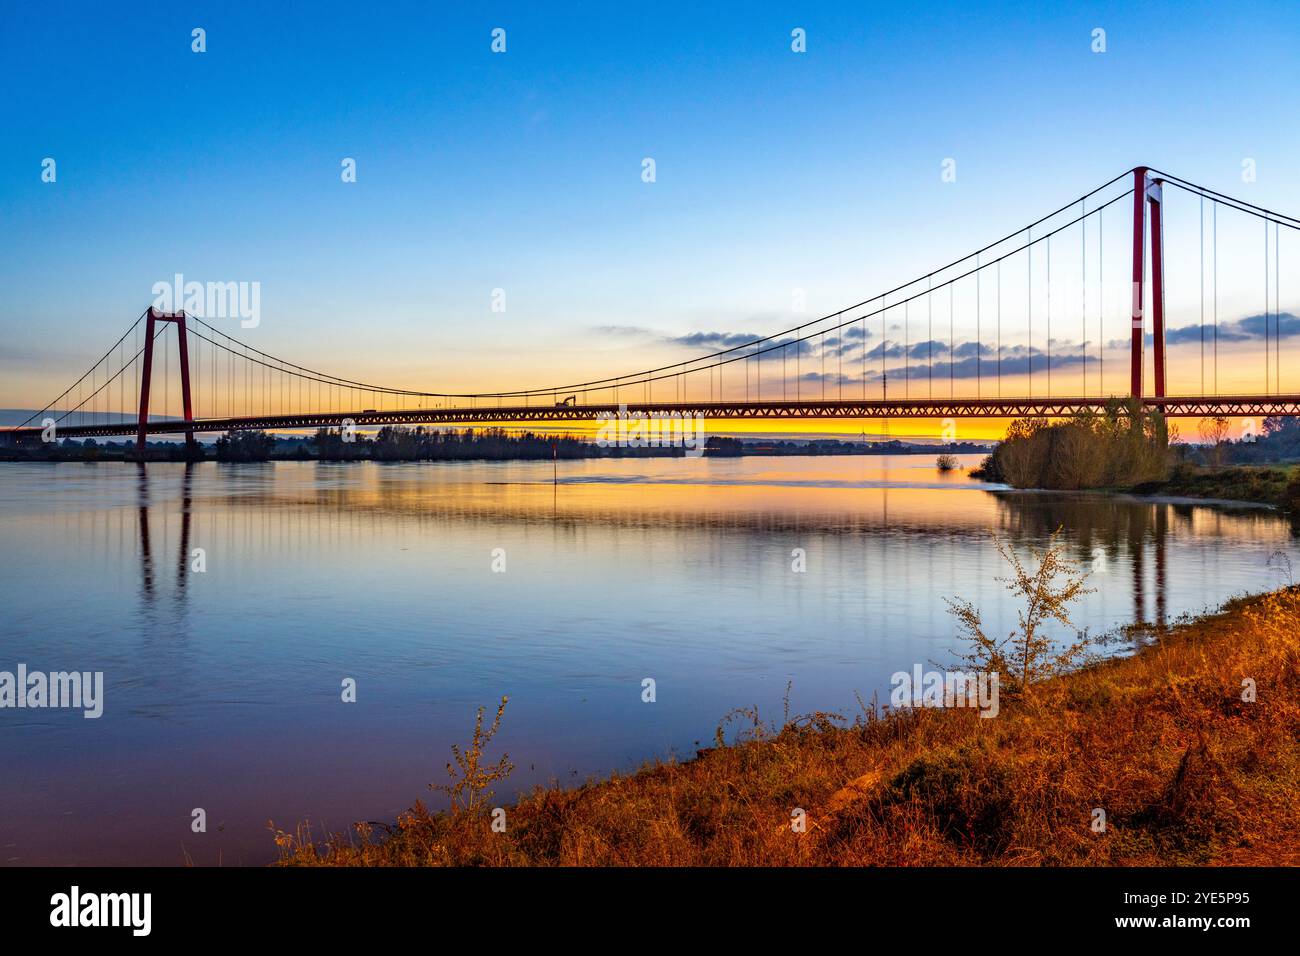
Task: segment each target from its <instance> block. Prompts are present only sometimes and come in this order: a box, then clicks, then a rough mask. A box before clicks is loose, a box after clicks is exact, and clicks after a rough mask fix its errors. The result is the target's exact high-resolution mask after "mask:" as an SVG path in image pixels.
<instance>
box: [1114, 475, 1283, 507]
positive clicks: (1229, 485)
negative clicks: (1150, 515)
mask: <svg viewBox="0 0 1300 956" xmlns="http://www.w3.org/2000/svg"><path fill="white" fill-rule="evenodd" d="M1129 490H1131V491H1133V492H1134V493H1136V494H1144V495H1168V496H1176V497H1187V498H1219V499H1223V500H1225V501H1253V502H1256V503H1259V504H1269V505H1277V506H1278V507H1280V508H1285V509H1287V510H1290V511H1300V466H1296V465H1226V466H1224V467H1221V468H1214V467H1198V466H1194V465H1179V466H1177V467H1175V468H1174V469H1173V470H1172V471H1171V472H1170V475H1169V477H1168V478H1167V479H1165V480H1164V481H1154V482H1150V483H1147V484H1143V485H1137V486H1134V487H1133V488H1131V489H1129Z"/></svg>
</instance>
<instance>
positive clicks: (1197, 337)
mask: <svg viewBox="0 0 1300 956" xmlns="http://www.w3.org/2000/svg"><path fill="white" fill-rule="evenodd" d="M1266 330H1267V334H1268V336H1269V337H1270V338H1284V339H1285V338H1290V337H1291V336H1293V335H1300V316H1296V315H1295V314H1294V313H1292V312H1282V313H1280V314H1277V315H1274V314H1272V313H1269V314H1268V315H1265V314H1264V313H1263V312H1259V313H1256V314H1255V315H1247V316H1243V317H1242V318H1240V319H1233V320H1232V321H1230V322H1220V323H1219V324H1218V327H1217V328H1216V327H1215V326H1214V325H1213V324H1212V323H1210V322H1207V323H1205V325H1201V324H1200V323H1197V324H1196V325H1184V326H1180V327H1179V328H1176V329H1165V345H1167V346H1168V345H1189V344H1191V343H1192V342H1195V343H1197V344H1198V345H1199V344H1200V343H1201V342H1203V341H1204V342H1213V341H1215V340H1216V339H1217V340H1218V341H1220V342H1251V341H1254V340H1256V339H1262V338H1264V335H1265V331H1266ZM1144 341H1145V342H1146V344H1147V345H1151V344H1152V343H1153V342H1154V341H1155V336H1153V335H1152V334H1151V333H1150V332H1148V333H1147V334H1146V336H1145V339H1144ZM1130 344H1131V343H1130V340H1128V339H1111V340H1110V341H1109V342H1107V343H1106V346H1107V348H1112V349H1120V348H1127V347H1128V346H1129V345H1130Z"/></svg>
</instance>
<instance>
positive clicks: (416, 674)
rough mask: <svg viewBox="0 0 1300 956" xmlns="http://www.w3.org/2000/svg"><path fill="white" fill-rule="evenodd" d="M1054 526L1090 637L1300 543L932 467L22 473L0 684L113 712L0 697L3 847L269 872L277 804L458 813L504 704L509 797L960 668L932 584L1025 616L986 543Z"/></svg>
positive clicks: (1177, 512) (301, 814) (1175, 507)
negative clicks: (898, 676)
mask: <svg viewBox="0 0 1300 956" xmlns="http://www.w3.org/2000/svg"><path fill="white" fill-rule="evenodd" d="M973 463H974V459H967V460H966V461H965V462H964V464H966V465H968V466H969V465H971V464H973ZM1059 525H1063V526H1064V528H1065V532H1064V533H1065V539H1066V542H1067V546H1068V548H1069V550H1070V552H1071V555H1072V556H1073V557H1074V558H1076V559H1078V560H1082V561H1084V562H1086V563H1087V564H1088V566H1090V567H1094V568H1095V570H1096V574H1095V576H1094V578H1093V584H1094V585H1096V586H1097V591H1096V593H1094V594H1091V595H1089V596H1088V597H1087V598H1086V599H1085V601H1084V602H1083V605H1082V606H1081V608H1080V610H1079V613H1078V615H1077V622H1078V623H1079V624H1080V625H1081V626H1087V627H1089V628H1090V629H1092V630H1093V631H1094V632H1100V631H1108V630H1111V629H1114V628H1116V627H1118V626H1121V625H1125V624H1131V623H1134V622H1156V621H1159V620H1161V619H1166V620H1172V619H1173V618H1174V617H1176V616H1178V615H1180V614H1183V613H1187V612H1196V611H1200V610H1202V609H1205V608H1206V607H1211V606H1215V605H1217V604H1218V603H1220V602H1221V601H1223V600H1224V599H1226V598H1228V597H1230V596H1232V595H1234V594H1240V593H1244V592H1251V591H1261V590H1265V589H1267V588H1269V587H1274V586H1277V585H1278V584H1279V583H1281V578H1280V575H1279V572H1277V571H1276V570H1274V569H1273V567H1270V559H1272V563H1273V565H1274V566H1276V565H1277V563H1278V560H1277V559H1276V558H1275V554H1276V552H1278V551H1283V552H1286V553H1288V554H1289V555H1290V558H1291V560H1292V561H1293V562H1294V561H1296V560H1297V558H1300V554H1297V549H1296V547H1295V544H1294V539H1293V538H1292V535H1291V531H1290V528H1289V525H1288V524H1287V522H1285V521H1284V520H1282V519H1280V518H1279V517H1278V516H1277V515H1275V514H1274V513H1273V512H1271V511H1268V510H1263V509H1247V508H1237V509H1226V508H1222V507H1211V506H1206V505H1187V504H1173V503H1152V502H1149V501H1137V500H1117V499H1108V498H1103V497H1099V496H1090V495H1062V494H1041V493H1009V492H1006V491H1003V490H1001V489H999V488H997V487H996V486H989V485H981V484H979V483H977V482H973V481H971V480H969V479H968V478H966V477H965V476H964V475H962V474H956V475H951V476H942V475H940V474H939V473H938V472H937V471H936V470H935V468H934V465H933V459H931V458H929V457H871V458H784V459H765V458H744V459H700V460H682V459H661V460H641V461H631V460H629V461H579V462H561V463H560V465H559V472H558V482H555V483H553V481H552V466H551V463H550V462H544V463H531V462H530V463H432V464H392V465H383V464H369V463H367V464H339V465H332V464H315V463H277V464H268V465H244V466H230V465H218V464H215V463H206V464H200V465H195V466H190V467H188V468H187V467H186V466H184V465H180V464H175V465H172V464H151V465H149V466H148V468H147V470H144V469H139V468H137V467H136V466H132V465H121V464H109V463H104V464H98V465H82V464H59V465H48V464H32V465H14V464H6V465H2V466H0V529H2V530H3V538H4V549H3V553H2V554H0V583H2V584H3V586H4V591H5V594H6V600H5V611H4V616H3V624H2V625H0V670H9V671H13V670H15V669H16V667H17V665H18V663H20V662H22V663H25V664H27V666H28V668H29V669H30V670H44V671H51V670H73V669H75V670H83V671H84V670H90V671H96V670H98V671H103V672H104V680H105V698H106V700H105V709H104V716H103V717H102V718H101V719H99V720H86V719H84V718H83V717H82V716H81V713H80V711H69V710H14V709H7V710H3V711H0V766H2V767H3V768H4V772H3V775H2V776H0V862H5V863H8V864H83V865H84V864H106V863H164V864H166V863H176V864H180V863H183V862H185V861H186V859H187V858H188V859H192V860H193V861H194V862H195V863H199V864H216V863H224V864H227V865H231V864H260V863H264V862H267V861H268V860H270V859H271V858H273V856H274V846H273V844H272V841H271V835H270V833H269V832H268V831H267V829H266V823H267V821H268V820H274V821H275V823H276V824H277V825H279V826H282V827H285V828H290V827H292V826H293V825H294V824H295V823H297V822H299V821H302V820H310V821H312V822H313V823H315V824H320V823H324V824H326V825H328V826H330V827H334V828H343V827H346V826H347V825H348V824H350V823H351V822H353V821H356V820H390V819H392V818H393V817H394V816H395V815H396V814H397V813H398V812H400V811H401V810H402V809H404V808H405V807H407V806H408V805H409V804H410V803H411V802H412V801H413V800H414V799H415V798H417V797H430V798H432V800H431V802H432V803H433V804H434V805H435V806H437V805H440V803H439V798H438V797H437V796H436V795H434V794H430V793H428V792H427V791H426V789H425V787H426V784H427V783H429V782H430V781H436V780H440V779H442V778H443V773H444V771H443V766H444V764H445V763H446V761H447V760H448V759H449V748H450V745H451V744H452V743H453V742H463V741H465V740H466V739H467V738H468V737H469V734H470V730H471V728H472V725H473V717H474V712H475V710H476V708H478V707H479V706H487V707H489V709H491V707H492V705H494V704H495V702H496V701H497V700H498V699H499V698H500V697H501V695H502V694H508V695H509V697H510V704H509V706H508V708H507V711H506V718H505V722H504V727H503V730H502V732H501V734H500V735H499V737H498V741H499V742H500V744H501V745H502V746H503V747H504V748H505V749H506V750H508V751H509V753H510V755H511V757H512V759H513V760H514V762H515V764H516V766H517V769H516V771H515V773H514V775H513V776H512V778H511V781H510V783H511V788H510V789H511V790H512V789H513V788H517V787H525V786H528V785H531V784H532V783H534V782H545V781H547V780H550V779H559V780H561V781H577V780H581V779H583V778H585V777H587V776H589V775H592V774H604V773H607V772H608V771H611V770H616V769H617V770H627V769H632V768H634V767H636V766H637V765H638V764H640V763H641V762H642V761H644V760H646V759H648V758H653V757H662V756H667V755H670V754H674V753H676V754H682V755H689V754H691V753H693V752H694V750H695V748H696V746H697V744H700V743H707V742H708V741H710V740H711V739H712V737H713V733H714V728H715V727H716V726H717V724H718V721H719V718H720V717H722V715H723V714H725V713H726V712H727V711H729V710H731V709H732V708H734V707H737V706H741V705H745V706H748V705H752V704H757V705H758V706H759V708H760V710H761V712H763V713H764V714H765V715H766V716H769V717H777V718H779V716H780V713H781V707H782V697H783V695H784V693H785V688H786V683H787V682H788V681H790V682H793V690H792V692H791V707H792V709H793V710H795V711H796V712H803V711H808V710H812V709H839V710H841V711H843V712H845V713H850V714H851V713H852V712H853V711H854V710H855V708H856V706H857V704H856V701H855V698H854V693H855V692H857V693H859V694H861V695H862V696H863V697H864V698H865V699H870V697H871V695H872V694H873V693H879V694H880V696H881V698H882V699H885V698H887V696H888V690H889V675H890V674H891V673H893V672H894V671H896V670H900V669H910V668H911V666H912V665H913V664H914V663H917V662H920V663H923V664H926V665H927V666H928V665H929V663H930V662H931V661H936V660H940V661H941V660H946V659H947V656H948V652H949V650H950V649H951V648H953V647H954V626H953V621H952V619H951V618H950V616H949V615H948V614H946V613H945V609H944V603H943V598H944V597H945V596H955V595H960V596H962V597H965V598H969V599H971V600H974V601H976V603H978V604H979V605H980V606H981V607H982V609H983V610H984V612H985V614H986V618H987V619H988V620H989V621H990V622H991V623H992V624H993V625H994V627H995V628H1001V629H1003V630H1009V629H1010V628H1011V626H1012V625H1013V623H1014V614H1015V607H1014V605H1013V604H1012V602H1011V601H1010V599H1009V596H1008V595H1006V593H1005V591H1004V590H1003V588H1002V586H1001V585H999V584H998V582H997V581H996V578H997V577H998V576H999V575H1000V574H1002V573H1004V569H1003V567H1002V566H1001V564H1000V559H999V558H998V556H997V553H996V551H995V548H994V536H995V535H1001V536H1003V537H1005V538H1006V539H1007V540H1009V541H1010V542H1011V543H1013V544H1014V545H1016V546H1017V547H1021V548H1024V547H1027V546H1029V545H1041V544H1042V543H1043V542H1044V541H1045V540H1046V538H1047V537H1048V535H1049V534H1050V533H1051V532H1052V530H1053V529H1055V528H1056V527H1057V526H1059ZM196 548H202V549H203V551H204V553H205V557H206V564H207V569H206V571H205V572H204V573H194V572H193V571H191V570H190V562H191V558H190V557H189V555H191V554H192V552H193V551H194V549H196ZM497 548H501V549H504V552H505V561H506V571H505V573H494V572H493V570H492V561H493V550H494V549H497ZM795 548H803V549H805V551H806V555H807V571H806V573H803V574H797V573H793V572H792V571H791V561H792V557H791V552H792V550H793V549H795ZM348 677H351V678H354V679H355V680H356V682H357V688H358V690H357V702H356V703H354V704H345V703H342V702H341V700H340V685H341V681H342V680H343V679H344V678H348ZM645 677H653V678H654V679H655V681H656V683H657V697H658V700H657V702H656V703H654V704H645V703H642V702H641V681H642V679H643V678H645ZM508 795H509V792H507V793H505V796H508ZM196 807H202V808H204V809H205V810H206V811H207V817H208V832H207V833H206V834H195V833H192V832H191V831H190V820H191V811H192V810H193V809H194V808H196Z"/></svg>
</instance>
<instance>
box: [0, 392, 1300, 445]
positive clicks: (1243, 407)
mask: <svg viewBox="0 0 1300 956" xmlns="http://www.w3.org/2000/svg"><path fill="white" fill-rule="evenodd" d="M1107 401H1108V400H1107V399H1103V398H990V399H974V398H955V399H932V398H925V399H919V398H918V399H891V400H889V401H863V400H852V399H826V400H819V401H794V402H791V401H776V402H638V403H633V402H629V403H626V404H625V405H621V406H620V405H610V404H601V405H570V406H558V405H540V404H539V405H479V406H477V407H475V406H459V407H452V408H421V409H406V410H396V411H382V410H381V411H370V410H366V411H352V412H304V413H299V414H294V415H265V416H241V417H235V418H204V419H196V420H194V421H192V422H186V421H181V420H178V419H167V420H161V421H159V420H154V421H150V422H149V423H148V424H147V425H146V426H145V433H146V434H148V435H169V434H184V433H187V432H188V433H208V432H228V431H234V430H239V429H264V430H268V431H272V430H275V431H278V430H289V429H300V428H322V427H338V426H341V425H343V424H344V423H345V422H349V421H350V422H351V423H353V424H354V425H357V426H359V427H366V426H376V425H473V424H489V423H504V422H580V421H593V420H599V419H601V418H608V417H611V416H616V415H618V414H619V412H620V410H624V411H626V413H627V414H629V415H638V414H640V415H666V416H672V415H683V416H685V415H692V416H693V415H702V416H703V417H704V418H705V419H714V420H734V421H745V420H750V421H754V420H765V419H804V418H811V419H853V418H858V419H884V418H935V419H944V418H1026V417H1043V418H1066V417H1070V416H1072V415H1076V414H1079V413H1080V412H1084V411H1088V410H1092V411H1097V410H1099V409H1101V408H1103V407H1104V406H1105V405H1106V402H1107ZM1143 405H1144V406H1145V407H1146V408H1157V409H1160V410H1161V411H1163V412H1164V414H1165V415H1166V416H1168V417H1170V418H1203V417H1209V416H1217V415H1222V416H1225V417H1231V418H1240V417H1253V418H1264V417H1268V416H1272V415H1300V395H1271V396H1270V395H1264V396H1260V395H1228V396H1216V397H1211V398H1207V397H1199V396H1198V397H1186V396H1175V397H1166V398H1147V399H1145V400H1143ZM137 431H138V425H137V423H135V422H133V421H131V422H117V423H110V424H103V423H100V424H89V425H86V424H82V425H62V424H60V425H59V426H58V428H57V435H58V437H59V438H90V437H111V436H122V435H135V434H136V433H137ZM40 434H41V428H39V427H30V428H14V429H9V430H8V435H9V436H10V437H11V438H13V439H24V438H39V437H40Z"/></svg>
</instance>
